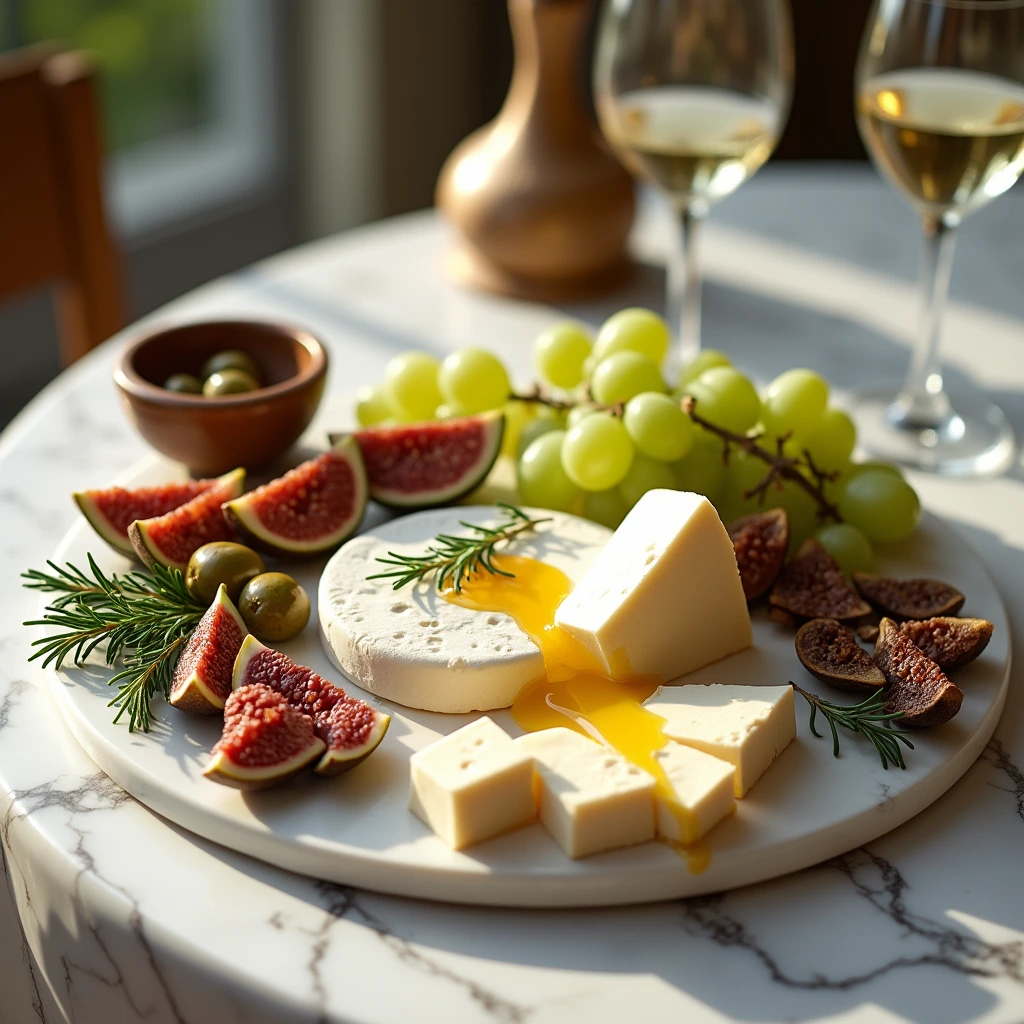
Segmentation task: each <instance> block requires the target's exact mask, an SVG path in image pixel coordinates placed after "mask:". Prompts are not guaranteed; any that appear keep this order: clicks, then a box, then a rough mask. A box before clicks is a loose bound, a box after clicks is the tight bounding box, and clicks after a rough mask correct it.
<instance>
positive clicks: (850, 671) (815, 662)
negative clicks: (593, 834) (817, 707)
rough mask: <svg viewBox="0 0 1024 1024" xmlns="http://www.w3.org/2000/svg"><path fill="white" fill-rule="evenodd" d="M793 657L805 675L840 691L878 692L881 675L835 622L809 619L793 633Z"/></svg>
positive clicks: (869, 656)
mask: <svg viewBox="0 0 1024 1024" xmlns="http://www.w3.org/2000/svg"><path fill="white" fill-rule="evenodd" d="M796 656H797V657H798V658H799V659H800V664H801V665H803V667H804V668H805V669H807V671H808V672H810V673H811V675H812V676H814V677H815V678H816V679H820V680H821V681H822V682H823V683H829V684H830V685H832V686H837V687H839V688H840V689H841V690H866V691H874V690H879V689H881V688H882V687H883V686H885V675H884V674H883V673H882V670H881V669H880V668H879V667H878V666H877V665H876V664H875V663H874V662H873V661H872V660H871V655H870V654H868V652H867V651H865V650H864V648H863V647H861V645H860V644H859V643H857V640H856V638H855V637H854V635H853V630H851V629H849V628H848V627H846V626H844V625H842V623H839V622H836V620H835V619H811V621H810V622H805V623H804V624H803V625H802V626H801V627H800V629H799V630H797V634H796Z"/></svg>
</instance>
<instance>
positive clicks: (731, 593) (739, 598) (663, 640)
mask: <svg viewBox="0 0 1024 1024" xmlns="http://www.w3.org/2000/svg"><path fill="white" fill-rule="evenodd" d="M555 622H556V624H557V625H559V626H561V627H562V628H563V629H564V630H566V631H567V632H568V633H570V634H572V635H573V636H574V637H576V639H577V640H579V641H580V642H581V643H582V644H583V645H584V646H585V647H587V648H588V650H590V652H591V653H592V654H593V655H595V656H596V657H597V658H598V659H600V661H601V662H602V663H603V664H604V666H605V669H606V670H607V672H608V673H609V674H610V675H613V676H620V677H621V676H623V675H628V674H638V675H648V674H650V675H656V676H659V677H660V678H661V679H663V680H665V681H668V680H671V679H675V678H677V677H678V676H682V675H685V674H686V673H687V672H692V671H694V669H698V668H700V667H701V666H703V665H707V664H710V663H711V662H713V661H718V660H719V658H724V657H725V656H726V655H727V654H732V653H733V652H734V651H739V650H742V649H743V648H744V647H749V646H750V644H751V640H752V634H751V629H750V615H749V614H748V612H747V602H746V599H745V598H744V596H743V586H742V584H741V583H740V574H739V570H738V569H737V568H736V556H735V554H734V553H733V546H732V541H730V540H729V534H728V533H727V532H726V530H725V527H724V526H723V525H722V521H721V520H720V519H719V518H718V513H717V512H716V511H715V507H714V505H712V504H711V502H709V501H708V499H707V498H705V497H704V496H703V495H702V494H691V493H689V492H688V491H668V490H653V491H648V492H647V493H646V494H645V495H644V496H643V497H642V498H641V499H640V500H639V501H638V502H637V503H636V505H634V506H633V508H632V510H631V511H630V513H629V515H627V516H626V518H625V519H624V520H623V522H622V525H621V526H620V527H619V528H618V529H617V530H616V531H615V533H614V534H613V535H612V538H611V540H610V541H608V544H607V545H606V546H605V548H604V550H603V551H602V552H601V554H600V555H598V557H597V559H596V560H595V561H594V563H593V565H591V566H590V568H589V569H588V570H587V571H586V572H585V573H584V575H583V578H582V579H581V580H580V581H579V582H578V583H577V584H576V587H575V588H574V589H573V591H572V593H571V594H569V596H568V597H567V598H566V599H565V600H564V601H563V602H562V604H561V605H560V606H559V608H558V611H557V612H556V613H555Z"/></svg>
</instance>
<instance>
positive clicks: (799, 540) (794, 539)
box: [762, 466, 821, 554]
mask: <svg viewBox="0 0 1024 1024" xmlns="http://www.w3.org/2000/svg"><path fill="white" fill-rule="evenodd" d="M765 469H766V470H767V466H765ZM762 508H766V509H768V508H784V509H785V510H786V517H787V518H788V520H789V553H790V554H792V553H793V552H794V551H796V550H797V548H799V547H800V545H801V544H803V542H804V541H805V540H807V538H808V537H811V536H812V535H813V534H814V531H815V530H816V529H817V528H818V527H819V526H821V519H820V517H819V516H818V503H817V502H816V501H815V500H814V498H812V497H811V496H810V494H808V493H807V491H805V490H804V489H803V488H802V487H800V486H798V485H797V484H795V483H793V482H792V481H790V480H787V481H786V482H785V483H783V485H782V490H781V491H777V490H775V488H774V487H770V488H769V489H768V493H767V495H765V501H764V505H763V506H762Z"/></svg>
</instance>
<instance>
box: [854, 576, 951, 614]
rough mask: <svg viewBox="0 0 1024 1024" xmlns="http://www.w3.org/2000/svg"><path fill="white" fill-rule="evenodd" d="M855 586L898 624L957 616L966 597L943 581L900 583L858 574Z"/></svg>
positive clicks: (907, 581)
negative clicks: (912, 620) (911, 620)
mask: <svg viewBox="0 0 1024 1024" xmlns="http://www.w3.org/2000/svg"><path fill="white" fill-rule="evenodd" d="M853 585H854V586H855V587H856V588H857V591H858V592H859V593H860V595H861V597H864V598H866V599H867V600H868V601H870V602H871V603H872V604H873V605H874V606H875V607H876V608H877V609H878V610H879V611H880V612H881V613H882V614H883V615H886V616H888V617H889V618H890V619H893V620H894V621H896V622H905V621H907V620H908V619H932V618H935V617H936V616H948V615H956V614H957V612H959V611H960V609H961V608H962V607H963V604H964V595H963V594H961V593H960V591H959V590H957V589H956V587H953V586H950V585H949V584H948V583H943V582H942V580H929V579H912V580H898V579H894V578H892V577H889V576H874V575H872V574H871V573H868V572H855V573H854V574H853Z"/></svg>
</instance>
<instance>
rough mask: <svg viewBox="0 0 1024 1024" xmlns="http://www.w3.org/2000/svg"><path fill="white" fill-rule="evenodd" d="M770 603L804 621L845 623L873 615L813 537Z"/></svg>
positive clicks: (787, 570) (785, 570)
mask: <svg viewBox="0 0 1024 1024" xmlns="http://www.w3.org/2000/svg"><path fill="white" fill-rule="evenodd" d="M768 600H769V602H770V603H771V604H772V606H773V607H775V608H781V609H782V610H783V611H786V612H789V613H790V614H791V615H796V616H798V617H799V618H801V619H836V620H838V621H840V622H842V621H844V620H849V619H859V618H860V617H861V616H862V615H868V614H869V613H870V612H871V606H870V605H869V604H868V603H867V602H866V601H863V600H862V599H861V598H860V597H858V595H857V592H856V591H855V590H854V589H853V587H851V586H850V584H849V583H847V582H846V577H845V576H844V575H843V570H842V569H840V568H839V563H838V562H837V561H836V560H835V559H834V558H833V557H832V556H831V555H830V554H829V553H828V552H827V551H826V550H825V549H824V548H823V547H822V546H821V545H820V544H819V543H818V542H817V541H816V540H815V539H814V538H813V537H812V538H810V540H805V541H804V542H803V544H801V545H800V550H799V551H797V553H796V554H795V555H794V556H793V559H792V561H790V562H789V564H788V565H786V566H784V567H783V569H782V572H780V573H779V578H778V579H777V580H776V581H775V586H774V587H772V592H771V594H770V595H769V596H768Z"/></svg>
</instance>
